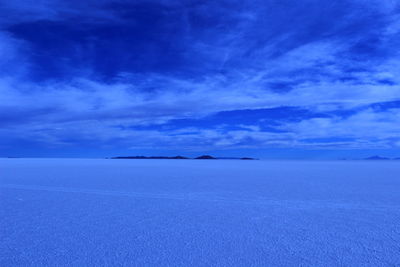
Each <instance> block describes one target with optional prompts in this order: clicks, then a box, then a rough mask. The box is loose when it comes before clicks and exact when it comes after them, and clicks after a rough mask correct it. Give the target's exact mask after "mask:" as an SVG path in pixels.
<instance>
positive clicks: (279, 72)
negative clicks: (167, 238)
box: [0, 0, 400, 158]
mask: <svg viewBox="0 0 400 267" xmlns="http://www.w3.org/2000/svg"><path fill="white" fill-rule="evenodd" d="M399 11H400V6H399V3H398V2H397V1H392V0H379V1H378V0H338V1H320V0H305V1H301V2H299V1H294V0H284V1H282V0H268V1H249V0H244V1H236V0H234V1H191V0H184V1H175V0H146V1H140V0H138V1H125V0H100V1H99V0H97V1H94V0H88V1H76V0H69V1H67V0H42V1H30V0H29V1H27V0H24V1H22V0H16V1H5V0H0V12H1V14H4V15H3V16H2V17H1V18H0V156H39V157H40V156H46V157H68V156H83V157H103V156H115V155H175V154H183V155H187V156H193V155H198V154H203V153H214V154H216V155H217V156H254V157H260V158H340V157H349V158H359V157H366V156H370V155H373V154H380V155H383V156H389V157H400V127H399V125H400V87H399V84H400V52H399V51H400V50H399V49H398V48H399V46H400V34H399V33H400V12H399Z"/></svg>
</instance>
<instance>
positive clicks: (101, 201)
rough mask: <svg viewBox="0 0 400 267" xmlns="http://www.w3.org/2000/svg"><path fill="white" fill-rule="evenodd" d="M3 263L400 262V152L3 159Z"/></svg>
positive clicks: (0, 166) (0, 206)
mask: <svg viewBox="0 0 400 267" xmlns="http://www.w3.org/2000/svg"><path fill="white" fill-rule="evenodd" d="M0 266H400V162H395V161H393V162H386V161H385V162H372V161H369V162H366V161H358V162H357V161H354V162H353V161H337V162H323V161H321V162H317V161H316V162H302V161H297V162H296V161H292V162H291V161H286V162H283V161H235V160H217V161H212V160H211V161H207V160H205V161H201V160H106V159H97V160H89V159H81V160H80V159H0Z"/></svg>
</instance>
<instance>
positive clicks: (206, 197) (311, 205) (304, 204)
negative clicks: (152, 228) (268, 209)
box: [0, 184, 400, 214]
mask: <svg viewBox="0 0 400 267" xmlns="http://www.w3.org/2000/svg"><path fill="white" fill-rule="evenodd" d="M0 188H4V189H17V190H30V191H47V192H60V193H77V194H93V195H102V196H117V197H131V198H137V199H142V198H148V199H165V200H180V201H206V202H218V203H231V204H234V203H241V204H249V205H269V206H277V207H282V208H290V209H306V210H307V209H318V208H319V209H345V210H369V211H371V210H373V211H389V210H390V211H395V212H398V213H399V214H400V206H396V205H365V204H360V203H338V202H333V201H324V200H276V199H268V198H262V197H258V198H257V197H254V198H235V197H224V196H215V195H212V194H210V193H207V194H204V193H187V194H185V193H170V194H161V193H145V192H129V191H111V190H95V189H79V188H67V187H56V186H37V185H18V184H3V185H0Z"/></svg>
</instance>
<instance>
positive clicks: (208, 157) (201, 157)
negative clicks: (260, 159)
mask: <svg viewBox="0 0 400 267" xmlns="http://www.w3.org/2000/svg"><path fill="white" fill-rule="evenodd" d="M111 159H192V158H187V157H183V156H175V157H166V156H150V157H147V156H126V157H112V158H111ZM194 159H239V160H255V159H254V158H248V157H243V158H232V157H222V158H215V157H213V156H210V155H203V156H199V157H197V158H194Z"/></svg>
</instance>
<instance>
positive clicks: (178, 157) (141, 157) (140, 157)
mask: <svg viewBox="0 0 400 267" xmlns="http://www.w3.org/2000/svg"><path fill="white" fill-rule="evenodd" d="M112 159H189V158H186V157H182V156H175V157H163V156H160V157H158V156H151V157H146V156H132V157H113V158H112Z"/></svg>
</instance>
